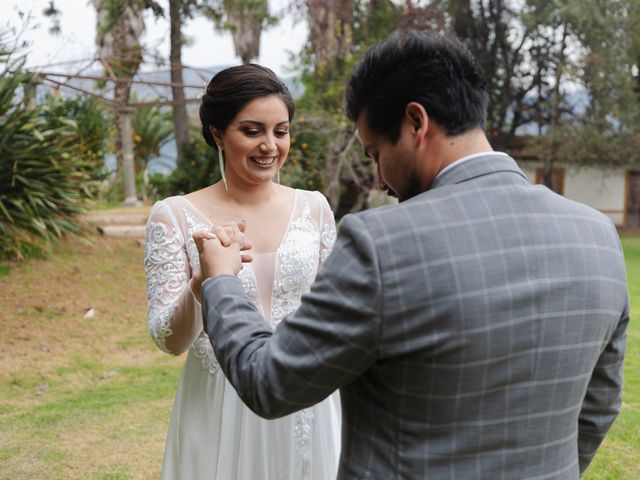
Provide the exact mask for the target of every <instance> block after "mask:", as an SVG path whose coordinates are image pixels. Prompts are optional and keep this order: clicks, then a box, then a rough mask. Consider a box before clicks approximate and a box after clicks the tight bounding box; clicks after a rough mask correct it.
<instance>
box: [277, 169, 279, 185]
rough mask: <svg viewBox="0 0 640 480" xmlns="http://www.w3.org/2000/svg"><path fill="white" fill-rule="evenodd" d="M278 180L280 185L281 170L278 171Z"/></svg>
mask: <svg viewBox="0 0 640 480" xmlns="http://www.w3.org/2000/svg"><path fill="white" fill-rule="evenodd" d="M277 178H278V184H280V170H278V176H277Z"/></svg>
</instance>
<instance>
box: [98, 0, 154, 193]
mask: <svg viewBox="0 0 640 480" xmlns="http://www.w3.org/2000/svg"><path fill="white" fill-rule="evenodd" d="M93 5H94V7H95V9H96V14H97V15H96V21H97V25H96V46H97V50H98V55H99V56H100V57H101V58H103V59H104V63H105V65H108V68H109V69H110V74H111V75H113V76H114V77H115V78H116V79H117V81H116V82H115V87H114V100H115V102H116V104H117V107H116V112H115V117H116V118H115V120H116V121H115V124H116V141H115V147H116V159H117V168H118V170H119V171H120V172H121V173H122V175H123V178H124V183H125V187H126V192H125V196H126V199H125V202H126V205H127V206H131V205H134V204H135V198H136V192H135V171H134V169H133V168H129V160H131V164H132V165H133V140H132V133H133V132H132V130H131V122H130V113H129V110H128V108H129V107H128V106H129V97H130V94H131V79H132V78H133V77H134V75H135V74H136V72H137V71H138V68H139V67H140V64H141V63H142V47H141V46H140V43H139V39H140V36H141V35H142V33H143V32H144V18H143V12H142V9H141V8H140V5H137V4H136V3H135V2H131V3H129V2H127V1H124V0H93ZM114 9H115V10H114ZM129 157H131V158H129ZM125 165H126V166H125Z"/></svg>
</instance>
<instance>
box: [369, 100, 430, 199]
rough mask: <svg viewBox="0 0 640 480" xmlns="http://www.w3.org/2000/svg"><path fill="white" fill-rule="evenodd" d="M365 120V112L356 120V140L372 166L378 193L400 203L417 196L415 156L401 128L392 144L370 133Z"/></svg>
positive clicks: (409, 139)
mask: <svg viewBox="0 0 640 480" xmlns="http://www.w3.org/2000/svg"><path fill="white" fill-rule="evenodd" d="M365 116H366V110H365V111H363V112H362V113H361V114H360V117H359V118H358V122H357V126H358V137H359V139H360V143H362V147H363V148H364V153H365V155H366V156H367V157H369V158H371V159H372V160H373V161H374V162H375V163H376V167H377V169H378V181H379V183H380V185H379V186H380V189H381V190H383V191H385V192H387V193H388V194H389V195H391V196H393V197H397V198H399V199H400V201H403V200H407V199H409V198H411V197H413V196H414V195H417V194H419V193H420V192H421V190H420V186H419V184H418V177H417V175H416V156H415V152H414V151H413V149H412V148H411V146H412V144H411V138H408V135H407V132H405V128H404V125H403V127H402V128H401V130H400V138H399V139H398V141H397V142H395V143H392V142H391V140H390V139H389V137H388V136H387V135H384V134H377V133H374V132H372V131H371V130H370V129H369V127H368V125H367V121H366V118H365ZM409 136H410V135H409Z"/></svg>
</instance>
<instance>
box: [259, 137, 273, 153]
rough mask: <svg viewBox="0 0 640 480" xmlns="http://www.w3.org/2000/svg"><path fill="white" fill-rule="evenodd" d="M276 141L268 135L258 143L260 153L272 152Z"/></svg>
mask: <svg viewBox="0 0 640 480" xmlns="http://www.w3.org/2000/svg"><path fill="white" fill-rule="evenodd" d="M276 149H277V147H276V142H275V140H274V139H273V138H271V137H268V138H267V139H265V141H264V142H262V143H261V144H260V151H261V152H262V153H272V152H274V151H276Z"/></svg>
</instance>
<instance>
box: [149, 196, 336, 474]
mask: <svg viewBox="0 0 640 480" xmlns="http://www.w3.org/2000/svg"><path fill="white" fill-rule="evenodd" d="M294 198H295V200H294V204H293V205H292V211H291V216H290V219H289V224H288V227H287V230H286V232H285V234H284V237H283V238H282V241H281V243H280V246H279V247H278V249H277V251H276V252H273V253H264V254H257V255H255V256H254V261H253V262H252V263H251V264H248V265H245V266H244V268H243V269H242V270H241V272H240V273H239V277H240V279H241V280H242V284H243V285H244V288H245V291H246V292H247V295H248V296H249V297H250V298H251V299H252V300H253V301H254V302H255V303H256V305H257V307H258V308H259V309H260V310H261V311H262V312H263V314H264V317H265V320H266V321H267V322H269V323H270V324H271V325H272V327H273V328H276V327H277V325H278V323H279V322H280V320H282V318H283V317H284V316H285V315H286V314H287V313H289V312H291V311H292V310H294V309H296V308H297V306H298V305H299V303H300V297H301V295H302V294H303V293H305V292H306V291H307V290H308V289H309V287H310V286H311V284H312V283H313V280H314V278H315V276H316V272H317V270H318V268H319V267H320V266H321V265H322V263H323V262H324V260H325V259H326V257H327V256H328V254H329V252H330V250H331V247H332V246H333V243H334V241H335V236H336V230H335V223H334V219H333V215H332V213H331V210H330V209H329V205H328V203H327V201H326V199H325V198H324V196H323V195H322V194H320V193H319V192H307V191H303V190H296V191H295V195H294ZM214 221H215V219H214ZM211 227H212V223H211V221H210V220H209V219H208V218H207V217H206V216H205V215H204V214H203V213H202V212H200V211H198V209H197V208H196V207H195V206H194V205H193V204H191V203H190V202H189V200H187V199H186V198H185V197H180V196H177V197H171V198H168V199H166V200H162V201H160V202H157V203H156V204H155V205H154V206H153V208H152V210H151V214H150V217H149V220H148V223H147V231H146V239H145V256H144V263H145V271H146V274H147V296H148V302H149V317H148V325H149V331H150V332H151V335H152V337H153V339H154V341H155V343H156V345H157V346H158V347H159V348H161V349H162V350H164V351H167V348H166V345H165V340H166V339H167V338H168V337H169V336H171V335H173V334H174V333H173V330H174V328H173V325H176V324H177V323H180V324H181V325H183V326H184V325H188V328H186V329H185V328H181V330H180V332H185V331H186V332H187V333H186V334H183V335H186V337H185V338H184V339H182V340H181V342H186V343H183V344H184V345H185V346H187V345H190V348H189V352H188V355H187V359H186V363H185V366H184V372H183V374H182V378H181V380H180V385H179V387H178V391H177V394H176V398H175V403H174V406H173V413H172V415H171V421H170V425H169V432H168V436H167V443H166V447H165V453H164V462H163V466H162V475H161V478H162V479H171V480H178V479H182V480H201V479H211V480H330V479H334V478H335V476H336V472H337V465H338V457H339V452H340V405H339V398H338V393H337V392H336V393H334V394H332V395H331V396H330V397H328V398H327V399H325V400H324V401H323V402H321V403H319V404H317V405H314V406H313V407H311V408H308V409H305V410H302V411H300V412H296V413H294V414H292V415H289V416H287V417H284V418H280V419H277V420H264V419H262V418H260V417H258V416H257V415H256V414H254V413H253V412H252V411H251V410H249V409H248V408H247V407H246V406H245V405H244V404H243V403H242V401H241V400H240V398H239V397H238V395H237V394H236V392H235V390H234V389H233V387H232V386H231V384H230V383H229V382H228V381H227V379H226V378H225V376H224V374H223V373H222V371H221V369H220V365H219V364H218V362H217V361H216V358H215V356H214V353H213V349H212V348H211V344H210V343H209V339H208V337H207V335H206V334H205V333H204V332H203V331H202V313H201V307H200V304H199V302H198V301H197V300H196V299H195V297H194V296H193V294H192V292H191V289H190V287H189V280H190V278H191V276H192V273H193V272H198V271H199V269H200V264H199V259H198V254H197V250H196V246H195V243H194V241H193V239H192V238H191V236H192V234H193V233H194V232H196V231H198V230H209V229H210V228H211ZM185 322H186V323H185Z"/></svg>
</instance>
